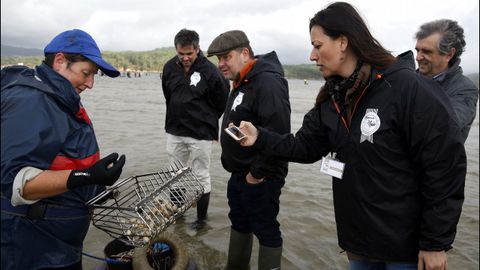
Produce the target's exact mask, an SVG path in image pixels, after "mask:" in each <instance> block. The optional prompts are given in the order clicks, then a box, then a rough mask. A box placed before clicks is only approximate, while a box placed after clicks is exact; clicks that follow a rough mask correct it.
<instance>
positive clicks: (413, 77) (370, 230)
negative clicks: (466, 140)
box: [254, 52, 466, 261]
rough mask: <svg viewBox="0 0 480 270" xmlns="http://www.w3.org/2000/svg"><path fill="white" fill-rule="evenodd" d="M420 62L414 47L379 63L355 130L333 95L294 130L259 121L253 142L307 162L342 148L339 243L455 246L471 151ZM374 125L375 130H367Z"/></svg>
mask: <svg viewBox="0 0 480 270" xmlns="http://www.w3.org/2000/svg"><path fill="white" fill-rule="evenodd" d="M414 66H415V64H414V60H413V54H412V53H411V52H408V53H405V54H403V55H401V56H399V58H398V61H397V63H396V64H394V65H393V66H392V67H390V68H389V69H387V70H385V71H384V72H380V71H373V72H372V79H371V83H370V85H369V86H368V88H367V90H366V92H365V93H364V95H363V97H361V98H360V99H359V101H358V104H357V105H356V106H357V109H356V111H355V112H354V114H353V117H352V122H351V124H350V125H349V127H348V129H347V127H346V126H345V125H344V123H343V122H342V121H341V117H340V116H339V114H337V112H336V110H335V108H334V106H333V102H332V101H331V100H330V99H329V100H327V101H325V102H323V103H322V104H321V105H320V106H319V107H316V108H314V109H312V110H311V111H310V112H308V113H307V115H305V118H304V122H303V125H302V127H301V129H300V130H299V131H298V132H297V133H296V135H295V137H294V136H293V135H291V134H289V135H278V134H274V133H271V132H268V131H266V130H263V129H261V131H260V134H259V138H258V139H257V142H256V144H255V146H254V147H255V148H256V149H265V151H266V152H267V153H271V154H277V155H280V156H282V157H284V158H286V159H288V160H290V161H296V162H302V163H313V162H315V161H317V160H319V159H321V158H322V156H325V155H327V154H328V153H329V152H335V153H337V155H336V158H337V159H338V160H340V161H341V162H344V163H345V168H344V173H343V178H342V179H336V178H334V179H333V199H334V206H335V218H336V223H337V231H338V241H339V245H340V247H341V248H343V249H345V250H347V251H350V252H352V253H354V254H357V255H361V256H365V257H369V258H373V259H380V260H386V261H415V260H416V259H417V256H418V251H419V249H421V250H448V249H450V248H451V245H452V243H453V240H454V238H455V232H456V225H457V223H458V220H459V217H460V213H461V210H462V204H463V199H464V184H465V174H466V154H465V149H464V147H463V142H462V139H461V136H460V130H459V127H458V126H457V124H456V122H455V120H454V119H453V112H452V108H451V106H450V104H449V102H448V101H447V100H448V99H447V98H446V96H445V93H443V91H438V89H437V88H435V86H434V82H432V81H431V80H427V79H424V78H421V77H420V76H419V75H417V74H416V73H415V70H414ZM378 77H380V78H378ZM446 101H447V102H446ZM375 110H376V111H375ZM368 112H374V114H376V115H377V116H378V118H377V117H375V115H374V114H372V113H370V114H368V116H370V118H369V117H365V116H366V114H367V113H368ZM369 119H370V121H371V122H369ZM369 124H370V127H372V126H375V127H377V128H378V130H376V131H375V129H371V131H374V133H373V134H372V135H371V136H365V135H369V134H368V132H366V131H368V128H369ZM362 126H363V127H362ZM362 130H363V133H364V134H363V136H362ZM369 139H371V141H370V140H369Z"/></svg>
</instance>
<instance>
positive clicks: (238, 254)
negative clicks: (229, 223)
mask: <svg viewBox="0 0 480 270" xmlns="http://www.w3.org/2000/svg"><path fill="white" fill-rule="evenodd" d="M252 244H253V234H251V233H240V232H237V231H235V230H234V229H230V244H229V246H228V264H227V268H226V269H227V270H248V269H250V256H251V255H252Z"/></svg>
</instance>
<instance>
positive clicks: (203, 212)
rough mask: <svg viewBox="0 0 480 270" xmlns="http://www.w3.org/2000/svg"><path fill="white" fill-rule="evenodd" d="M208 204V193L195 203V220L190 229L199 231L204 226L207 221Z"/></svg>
mask: <svg viewBox="0 0 480 270" xmlns="http://www.w3.org/2000/svg"><path fill="white" fill-rule="evenodd" d="M209 203H210V192H209V193H205V194H203V195H202V196H201V197H200V199H199V200H198V202H197V220H196V221H195V222H194V223H192V229H195V230H200V229H201V228H203V227H204V226H205V220H206V219H207V211H208V204H209Z"/></svg>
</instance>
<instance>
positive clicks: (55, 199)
mask: <svg viewBox="0 0 480 270" xmlns="http://www.w3.org/2000/svg"><path fill="white" fill-rule="evenodd" d="M44 52H45V60H44V62H43V63H42V64H41V65H39V66H37V67H35V68H34V69H30V68H28V67H24V66H12V67H8V68H4V69H2V73H1V80H2V81H1V87H2V88H1V89H2V90H1V97H2V98H1V104H2V124H1V132H2V136H1V159H2V167H1V183H2V185H1V202H2V204H1V205H2V210H1V211H2V214H1V223H2V230H1V232H2V233H1V239H2V245H1V251H2V252H1V256H2V260H1V269H2V270H25V269H31V270H33V269H35V270H36V269H58V270H62V269H64V270H67V269H68V270H78V269H82V247H83V240H84V239H85V236H86V234H87V232H88V227H89V224H90V217H91V216H90V215H91V214H90V211H89V209H88V208H87V207H86V206H85V203H86V202H87V201H89V200H90V199H92V198H93V197H95V196H96V195H98V194H99V193H100V192H102V191H103V190H105V186H110V185H112V184H113V183H115V181H116V180H117V179H118V178H119V177H120V174H121V173H122V168H123V166H124V164H125V156H124V155H122V156H120V157H119V155H118V154H117V153H112V154H110V155H108V156H107V157H104V158H102V159H100V153H99V148H98V144H97V139H96V137H95V133H94V130H93V126H92V123H91V121H90V119H89V117H88V115H87V112H86V111H85V108H84V107H83V106H82V104H81V102H80V94H81V93H82V92H83V91H85V90H87V89H91V88H92V87H93V82H94V75H95V74H96V73H97V71H98V69H100V70H101V71H102V72H103V73H105V74H106V75H107V76H109V77H112V78H113V77H117V76H119V75H120V72H118V71H117V70H116V69H115V68H114V67H112V66H111V65H109V64H108V63H106V62H105V61H104V60H103V59H102V55H101V53H100V50H99V48H98V46H97V44H96V43H95V41H94V40H93V38H92V37H91V36H90V35H89V34H88V33H86V32H84V31H82V30H78V29H74V30H69V31H65V32H63V33H60V34H59V35H57V36H56V37H55V38H54V39H53V40H52V41H51V42H50V43H49V44H48V45H47V46H46V47H45V49H44Z"/></svg>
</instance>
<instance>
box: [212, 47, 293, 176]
mask: <svg viewBox="0 0 480 270" xmlns="http://www.w3.org/2000/svg"><path fill="white" fill-rule="evenodd" d="M256 58H257V62H256V63H255V65H254V66H253V68H252V69H251V70H250V72H248V74H247V75H246V76H245V78H244V80H243V82H242V84H240V86H238V87H237V88H235V89H233V90H232V92H231V93H230V96H229V97H228V102H227V107H226V108H225V113H224V115H223V121H222V130H221V144H222V164H223V167H224V168H225V169H226V170H227V171H229V172H242V173H245V172H251V173H252V175H253V176H254V177H256V178H262V177H268V178H273V179H275V178H276V179H283V178H285V177H286V175H287V172H288V165H287V162H283V161H278V160H276V159H273V158H271V157H269V156H261V155H259V153H258V151H257V150H255V149H253V148H245V147H242V146H240V144H239V143H238V142H236V141H235V140H233V139H232V138H231V137H230V136H229V135H228V134H226V133H225V131H224V128H226V127H227V126H228V124H229V123H233V124H235V125H237V126H238V125H239V124H240V121H241V120H246V121H250V122H252V123H253V124H255V125H257V126H261V127H264V128H266V129H269V130H273V131H275V132H279V133H287V132H290V101H289V94H288V83H287V81H286V80H285V78H284V74H283V68H282V65H281V64H280V61H279V60H278V57H277V54H276V53H275V52H270V53H268V54H265V55H261V56H257V57H256Z"/></svg>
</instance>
